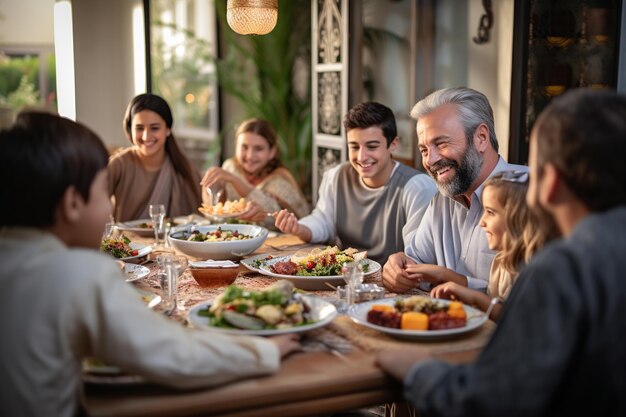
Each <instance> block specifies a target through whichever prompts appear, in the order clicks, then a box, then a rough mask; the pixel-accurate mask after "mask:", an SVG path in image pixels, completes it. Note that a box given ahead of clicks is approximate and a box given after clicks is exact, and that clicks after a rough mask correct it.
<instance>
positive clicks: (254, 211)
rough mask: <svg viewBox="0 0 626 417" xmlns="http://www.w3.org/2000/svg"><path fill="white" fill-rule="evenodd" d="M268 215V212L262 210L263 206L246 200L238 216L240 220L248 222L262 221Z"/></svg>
mask: <svg viewBox="0 0 626 417" xmlns="http://www.w3.org/2000/svg"><path fill="white" fill-rule="evenodd" d="M267 216H268V213H266V212H265V211H263V208H262V207H261V206H259V205H258V204H256V203H255V202H254V201H248V202H247V203H246V207H245V209H244V212H243V213H242V214H241V215H240V216H238V218H240V219H241V220H245V221H248V222H262V221H263V220H265V218H266V217H267Z"/></svg>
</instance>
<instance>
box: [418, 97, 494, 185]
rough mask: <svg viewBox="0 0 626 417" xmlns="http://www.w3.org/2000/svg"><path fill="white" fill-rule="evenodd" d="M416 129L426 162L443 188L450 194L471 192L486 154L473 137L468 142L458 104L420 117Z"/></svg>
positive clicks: (427, 168) (428, 170)
mask: <svg viewBox="0 0 626 417" xmlns="http://www.w3.org/2000/svg"><path fill="white" fill-rule="evenodd" d="M416 129H417V136H418V146H419V150H420V153H421V155H422V164H423V165H424V169H426V171H427V172H428V173H429V174H430V175H431V176H432V177H433V179H434V180H435V182H436V183H437V187H438V188H439V190H440V191H441V192H442V193H443V194H445V195H447V196H449V197H455V196H458V195H461V194H463V193H465V192H467V191H468V190H469V189H470V187H471V185H472V184H473V182H474V181H475V180H476V178H477V177H478V176H479V174H480V169H481V168H482V165H483V157H482V156H481V154H480V153H479V152H478V150H477V149H476V148H475V146H474V142H473V140H472V142H471V144H468V141H467V138H466V137H465V131H464V129H463V125H462V124H461V122H460V120H459V116H458V113H457V110H456V108H455V106H454V105H452V104H446V105H443V106H441V107H439V108H437V109H435V110H434V111H432V112H431V113H429V114H427V115H425V116H422V117H420V119H419V120H418V122H417V128H416Z"/></svg>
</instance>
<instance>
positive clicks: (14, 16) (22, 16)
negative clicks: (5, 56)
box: [0, 0, 55, 46]
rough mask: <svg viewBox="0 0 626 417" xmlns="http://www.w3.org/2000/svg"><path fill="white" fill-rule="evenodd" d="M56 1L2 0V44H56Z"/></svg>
mask: <svg viewBox="0 0 626 417" xmlns="http://www.w3.org/2000/svg"><path fill="white" fill-rule="evenodd" d="M54 3H55V0H0V44H3V45H12V46H27V45H50V46H52V45H53V43H54V30H53V24H54V16H53V11H54V10H53V9H54Z"/></svg>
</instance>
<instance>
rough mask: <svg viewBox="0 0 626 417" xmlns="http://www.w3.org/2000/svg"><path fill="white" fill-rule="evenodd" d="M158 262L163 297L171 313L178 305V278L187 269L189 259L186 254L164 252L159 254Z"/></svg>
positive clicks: (166, 309) (168, 311)
mask: <svg viewBox="0 0 626 417" xmlns="http://www.w3.org/2000/svg"><path fill="white" fill-rule="evenodd" d="M157 264H158V265H159V270H158V273H157V276H158V279H159V284H160V286H161V298H162V299H163V303H164V308H165V311H166V313H167V314H171V313H172V312H173V311H174V310H175V309H176V308H177V306H178V302H177V296H178V278H179V277H180V276H181V275H182V274H183V272H185V270H186V269H187V265H188V261H187V258H185V257H184V256H179V255H172V254H163V255H159V256H157Z"/></svg>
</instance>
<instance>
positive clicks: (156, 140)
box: [131, 110, 170, 158]
mask: <svg viewBox="0 0 626 417" xmlns="http://www.w3.org/2000/svg"><path fill="white" fill-rule="evenodd" d="M131 135H132V139H133V144H135V146H136V147H137V150H138V153H139V155H140V156H142V157H148V158H160V157H163V156H164V155H165V141H166V140H167V137H168V136H169V135H170V129H169V128H168V127H167V125H166V123H165V120H163V118H162V117H161V116H159V115H158V114H157V113H155V112H153V111H152V110H142V111H140V112H138V113H136V114H135V115H134V116H133V119H132V122H131Z"/></svg>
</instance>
